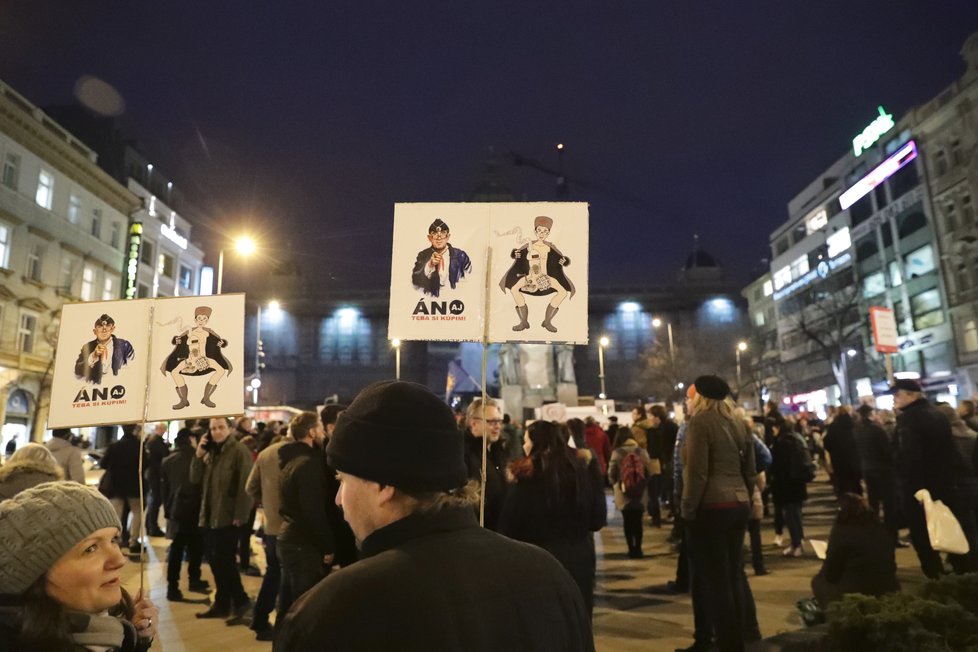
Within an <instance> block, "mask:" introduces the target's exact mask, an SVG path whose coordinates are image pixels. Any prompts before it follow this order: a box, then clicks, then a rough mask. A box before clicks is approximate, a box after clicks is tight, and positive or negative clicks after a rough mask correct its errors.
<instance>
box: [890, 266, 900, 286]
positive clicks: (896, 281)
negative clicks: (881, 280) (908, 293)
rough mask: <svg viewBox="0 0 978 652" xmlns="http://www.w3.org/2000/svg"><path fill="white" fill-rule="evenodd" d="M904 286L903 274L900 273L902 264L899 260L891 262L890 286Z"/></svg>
mask: <svg viewBox="0 0 978 652" xmlns="http://www.w3.org/2000/svg"><path fill="white" fill-rule="evenodd" d="M901 285H903V273H902V272H900V262H899V261H897V260H891V261H890V286H891V287H900V286H901Z"/></svg>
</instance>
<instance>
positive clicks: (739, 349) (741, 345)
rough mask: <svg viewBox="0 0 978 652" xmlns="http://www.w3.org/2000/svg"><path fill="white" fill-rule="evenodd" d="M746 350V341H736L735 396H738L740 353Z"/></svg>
mask: <svg viewBox="0 0 978 652" xmlns="http://www.w3.org/2000/svg"><path fill="white" fill-rule="evenodd" d="M746 350H747V342H744V341H740V342H737V396H738V397H739V396H740V354H741V353H743V352H744V351H746Z"/></svg>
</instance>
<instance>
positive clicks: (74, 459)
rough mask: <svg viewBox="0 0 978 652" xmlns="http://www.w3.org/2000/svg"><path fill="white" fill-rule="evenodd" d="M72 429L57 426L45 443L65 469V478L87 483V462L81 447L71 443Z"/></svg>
mask: <svg viewBox="0 0 978 652" xmlns="http://www.w3.org/2000/svg"><path fill="white" fill-rule="evenodd" d="M71 435H72V433H71V430H69V429H68V428H55V429H54V430H52V431H51V439H49V440H48V441H47V442H46V443H45V444H44V445H45V446H47V449H48V450H49V451H51V454H52V455H54V459H55V460H56V461H57V462H58V464H59V465H61V469H62V470H63V471H64V473H65V475H64V479H65V480H70V481H71V482H80V483H81V484H85V463H84V462H83V461H82V452H81V449H80V448H78V447H77V446H72V445H71Z"/></svg>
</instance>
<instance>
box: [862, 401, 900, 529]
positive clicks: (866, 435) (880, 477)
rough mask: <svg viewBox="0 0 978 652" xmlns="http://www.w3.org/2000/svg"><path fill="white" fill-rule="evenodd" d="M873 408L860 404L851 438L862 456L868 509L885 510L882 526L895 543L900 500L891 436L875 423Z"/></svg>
mask: <svg viewBox="0 0 978 652" xmlns="http://www.w3.org/2000/svg"><path fill="white" fill-rule="evenodd" d="M875 412H876V411H875V410H874V409H873V406H871V405H866V404H863V405H860V406H859V409H858V410H857V413H858V415H859V416H858V418H857V419H856V424H855V426H854V427H853V430H852V435H853V439H854V440H855V442H856V451H857V452H858V454H859V465H860V471H861V472H862V475H863V480H864V481H865V482H866V494H867V498H868V500H869V506H870V508H872V509H873V511H874V512H875V513H876V514H877V515H879V513H880V507H881V506H882V508H883V525H884V526H885V527H886V529H887V531H888V532H889V533H890V536H891V537H892V538H893V541H894V543H896V541H897V533H898V528H897V511H898V507H897V500H896V487H895V486H894V480H895V475H894V474H895V472H896V470H895V468H894V464H893V444H892V442H891V441H890V437H889V435H887V434H886V431H885V430H883V428H882V426H880V425H879V424H878V423H876V421H875V420H874V418H873V416H874V413H875Z"/></svg>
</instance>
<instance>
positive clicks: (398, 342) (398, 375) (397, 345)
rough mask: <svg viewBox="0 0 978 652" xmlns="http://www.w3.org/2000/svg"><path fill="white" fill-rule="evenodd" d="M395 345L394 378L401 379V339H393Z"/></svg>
mask: <svg viewBox="0 0 978 652" xmlns="http://www.w3.org/2000/svg"><path fill="white" fill-rule="evenodd" d="M391 346H393V347H394V380H400V379H401V340H396V339H395V340H391Z"/></svg>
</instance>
